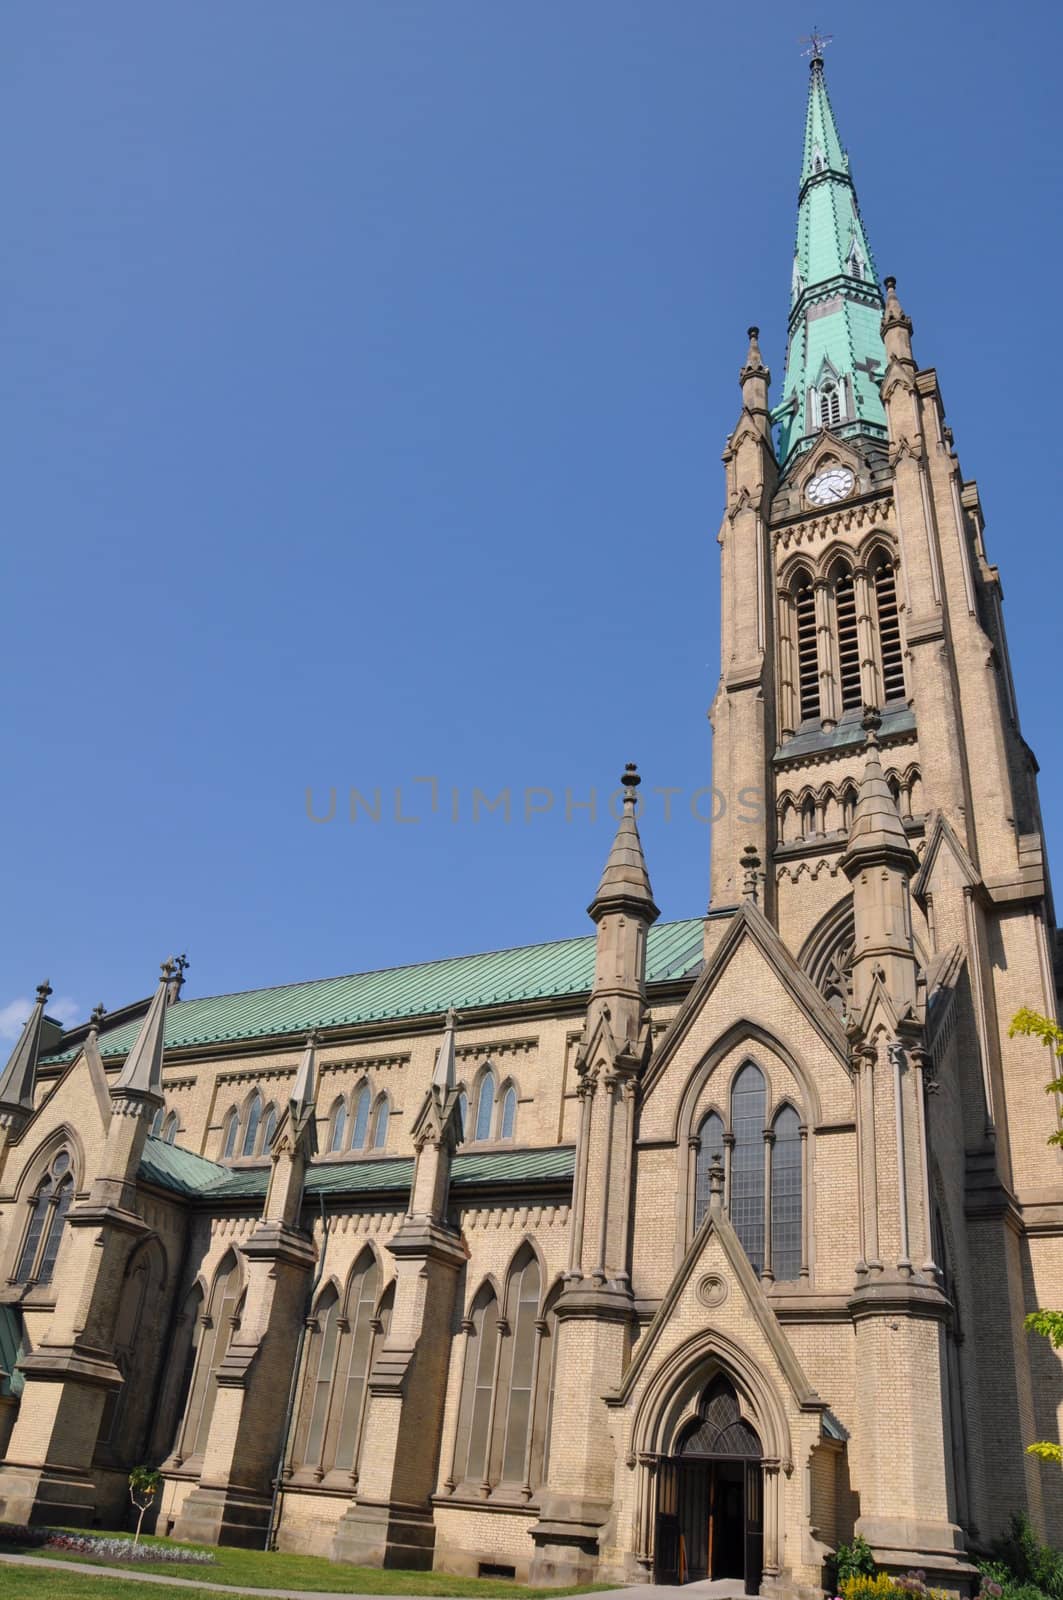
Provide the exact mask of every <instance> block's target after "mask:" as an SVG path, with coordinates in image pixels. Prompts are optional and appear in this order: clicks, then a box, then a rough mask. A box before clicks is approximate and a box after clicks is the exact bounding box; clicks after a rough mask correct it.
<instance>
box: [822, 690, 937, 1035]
mask: <svg viewBox="0 0 1063 1600" xmlns="http://www.w3.org/2000/svg"><path fill="white" fill-rule="evenodd" d="M863 725H864V728H865V730H866V732H867V758H866V761H865V764H864V775H863V777H862V779H861V780H860V789H859V793H858V796H857V802H856V809H855V811H854V813H853V822H852V827H851V828H850V830H849V842H848V844H847V846H846V849H845V854H844V855H843V856H842V859H841V867H842V870H843V872H844V873H845V875H846V877H847V878H848V879H849V881H850V883H851V884H852V886H853V914H854V918H855V929H856V932H855V943H854V950H853V965H852V982H853V1000H854V1005H855V1010H856V1012H857V1014H858V1015H859V1014H860V1013H861V1011H862V1009H863V1007H864V1004H865V1002H866V1001H867V998H868V996H869V995H870V993H871V989H872V986H873V983H874V980H875V978H876V977H878V978H880V979H881V981H882V983H883V984H884V985H885V988H886V992H887V994H888V995H889V997H890V1000H891V1002H892V1005H893V1008H894V1010H895V1012H896V1014H897V1015H898V1017H900V1016H905V1015H913V1014H914V1011H915V1005H916V962H915V949H914V944H913V939H912V911H911V900H910V896H909V884H910V882H911V879H912V878H913V876H914V875H915V873H916V871H917V869H918V866H919V862H918V860H917V858H916V855H915V852H914V850H913V849H912V847H911V845H910V844H909V843H908V836H907V834H906V833H905V831H904V823H903V822H902V821H901V815H900V812H899V811H898V810H897V802H896V801H895V800H894V798H893V795H892V794H891V792H890V787H889V784H888V783H887V782H886V779H885V777H884V776H883V772H882V764H881V762H880V760H879V742H878V730H879V728H880V727H881V725H882V718H881V716H880V715H879V713H878V711H876V710H874V709H873V708H869V709H868V710H867V711H866V712H865V713H864V723H863Z"/></svg>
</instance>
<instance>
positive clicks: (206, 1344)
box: [182, 1251, 240, 1456]
mask: <svg viewBox="0 0 1063 1600" xmlns="http://www.w3.org/2000/svg"><path fill="white" fill-rule="evenodd" d="M239 1302H240V1268H239V1264H238V1263H237V1260H236V1257H235V1256H234V1255H233V1254H232V1252H231V1251H230V1252H229V1253H228V1254H227V1255H225V1256H224V1257H223V1258H222V1261H221V1264H220V1266H219V1267H218V1270H217V1272H216V1273H215V1275H214V1283H213V1285H212V1287H211V1292H210V1300H209V1302H208V1305H207V1312H206V1315H205V1317H204V1318H203V1327H202V1332H201V1336H200V1339H199V1347H198V1351H197V1359H196V1370H195V1376H194V1379H193V1383H192V1391H191V1395H190V1398H189V1403H188V1411H187V1414H186V1417H185V1426H184V1429H183V1432H182V1452H183V1455H184V1456H189V1455H197V1456H199V1455H202V1454H203V1451H204V1450H205V1449H206V1447H207V1439H208V1438H209V1436H210V1424H211V1420H212V1418H213V1416H214V1402H215V1400H216V1399H217V1394H218V1370H219V1368H220V1367H221V1364H222V1362H223V1361H224V1359H225V1352H226V1351H227V1350H228V1348H229V1342H230V1340H231V1339H232V1336H233V1333H234V1332H235V1331H236V1329H237V1328H238V1327H239V1325H240V1319H239Z"/></svg>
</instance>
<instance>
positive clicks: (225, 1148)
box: [221, 1106, 240, 1161]
mask: <svg viewBox="0 0 1063 1600" xmlns="http://www.w3.org/2000/svg"><path fill="white" fill-rule="evenodd" d="M239 1126H240V1118H239V1117H238V1116H237V1114H236V1108H235V1106H234V1107H233V1109H232V1110H231V1111H230V1112H229V1114H228V1116H227V1117H226V1119H225V1133H224V1135H223V1138H222V1146H221V1154H222V1160H223V1161H230V1160H231V1159H232V1157H233V1155H234V1153H235V1151H236V1135H237V1131H238V1129H239Z"/></svg>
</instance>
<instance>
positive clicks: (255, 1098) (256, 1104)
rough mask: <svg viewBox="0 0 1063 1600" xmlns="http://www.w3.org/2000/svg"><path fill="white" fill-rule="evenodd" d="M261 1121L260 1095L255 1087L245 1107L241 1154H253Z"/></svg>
mask: <svg viewBox="0 0 1063 1600" xmlns="http://www.w3.org/2000/svg"><path fill="white" fill-rule="evenodd" d="M261 1121H262V1096H261V1095H260V1094H259V1092H258V1090H257V1089H256V1090H255V1092H254V1094H253V1095H252V1096H251V1099H250V1101H249V1103H248V1107H247V1122H246V1124H245V1126H244V1138H243V1143H242V1144H241V1146H240V1154H241V1155H242V1156H253V1155H254V1153H255V1140H256V1139H257V1138H258V1125H259V1123H260V1122H261Z"/></svg>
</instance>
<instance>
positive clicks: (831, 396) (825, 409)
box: [819, 378, 842, 428]
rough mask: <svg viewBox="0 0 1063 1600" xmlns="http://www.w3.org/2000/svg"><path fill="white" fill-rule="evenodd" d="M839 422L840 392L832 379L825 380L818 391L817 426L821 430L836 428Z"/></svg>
mask: <svg viewBox="0 0 1063 1600" xmlns="http://www.w3.org/2000/svg"><path fill="white" fill-rule="evenodd" d="M841 420H842V397H841V391H840V389H839V387H838V384H837V383H836V381H835V380H834V379H833V378H827V379H826V381H825V382H824V383H823V384H822V385H821V386H820V391H819V425H820V427H821V428H836V427H837V426H838V424H839V423H840V422H841Z"/></svg>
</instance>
